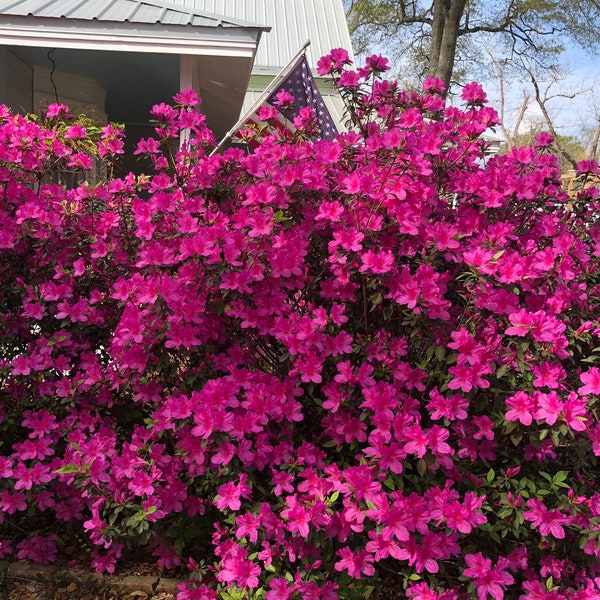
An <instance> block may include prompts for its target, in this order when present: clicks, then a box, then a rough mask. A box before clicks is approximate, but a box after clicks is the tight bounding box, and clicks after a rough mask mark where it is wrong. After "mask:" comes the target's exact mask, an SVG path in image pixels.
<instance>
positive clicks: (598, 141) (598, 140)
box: [588, 123, 600, 160]
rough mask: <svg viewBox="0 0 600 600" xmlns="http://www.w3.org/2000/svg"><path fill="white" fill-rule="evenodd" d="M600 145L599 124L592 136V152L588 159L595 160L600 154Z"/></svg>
mask: <svg viewBox="0 0 600 600" xmlns="http://www.w3.org/2000/svg"><path fill="white" fill-rule="evenodd" d="M599 145H600V123H598V124H597V125H596V127H595V129H594V134H593V135H592V141H591V142H590V151H589V154H588V158H590V159H592V160H595V159H596V156H597V154H598V146H599Z"/></svg>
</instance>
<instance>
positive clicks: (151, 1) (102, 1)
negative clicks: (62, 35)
mask: <svg viewBox="0 0 600 600" xmlns="http://www.w3.org/2000/svg"><path fill="white" fill-rule="evenodd" d="M0 15H8V16H24V17H27V16H29V17H46V18H54V19H78V20H83V21H108V22H116V23H126V22H127V23H131V24H162V25H192V26H196V27H260V26H259V25H257V24H256V23H251V22H248V21H244V20H241V19H238V18H235V17H234V16H231V15H228V16H223V15H220V14H213V13H212V12H207V11H206V10H202V8H201V7H195V6H190V5H186V4H184V3H182V2H179V1H177V2H168V3H165V2H160V1H159V0H93V2H90V1H89V0H0Z"/></svg>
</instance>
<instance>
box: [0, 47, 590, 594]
mask: <svg viewBox="0 0 600 600" xmlns="http://www.w3.org/2000/svg"><path fill="white" fill-rule="evenodd" d="M319 68H320V70H321V72H322V73H329V74H331V75H332V76H333V77H334V78H335V79H336V81H337V83H338V85H339V89H340V92H341V93H342V95H343V96H344V98H345V99H346V100H347V103H348V110H349V113H348V114H349V120H350V122H351V125H352V127H351V128H350V130H349V131H347V132H346V133H342V134H341V135H339V137H338V138H337V139H336V140H334V141H331V142H329V141H315V140H313V139H312V135H311V132H313V131H314V130H315V122H314V116H313V115H312V114H311V112H310V111H307V110H304V111H302V113H301V114H300V115H299V116H298V118H297V119H296V122H295V130H294V133H289V132H286V133H279V134H277V135H269V134H268V129H266V128H263V129H261V130H260V131H256V132H252V131H246V132H244V136H246V137H253V142H254V145H255V146H256V149H255V150H254V151H253V152H251V153H249V154H248V153H244V152H242V151H241V150H239V149H235V148H231V149H229V150H226V151H225V152H224V153H223V154H220V155H210V150H211V148H213V147H214V140H213V138H212V135H211V133H210V132H209V131H208V130H207V128H206V126H205V123H204V117H203V115H202V114H200V112H198V111H197V105H198V98H197V97H196V95H195V94H194V93H193V92H192V91H190V90H187V91H184V92H181V93H180V94H178V95H177V96H176V97H175V99H174V100H175V104H174V106H170V105H166V104H161V105H157V106H155V107H154V108H153V111H152V113H153V117H154V119H155V123H156V134H155V136H153V137H152V138H149V139H144V140H142V141H141V142H140V143H139V145H138V149H137V151H136V152H137V153H138V154H140V155H143V156H144V157H147V158H148V159H149V160H150V161H151V164H153V165H154V169H155V170H154V171H153V172H151V173H147V174H145V175H134V174H129V175H128V176H126V177H124V178H114V177H109V178H108V180H107V181H106V182H105V183H102V184H98V185H95V186H91V185H88V184H85V183H84V184H81V185H78V186H76V187H71V188H66V187H65V186H64V185H60V184H58V183H53V182H48V178H47V176H48V174H49V173H51V172H52V170H53V168H55V165H56V164H57V161H60V163H61V165H62V168H72V169H75V170H76V169H78V168H89V165H90V163H89V160H90V159H88V158H85V153H83V154H82V153H81V147H82V146H81V143H78V144H77V145H75V144H73V143H71V140H72V139H77V140H78V141H79V142H81V140H88V139H89V134H88V132H87V131H86V128H85V127H82V126H81V125H72V126H71V125H69V117H68V114H67V112H66V111H67V109H66V107H60V106H59V107H57V106H53V107H51V108H50V112H49V115H48V121H47V122H46V123H45V124H42V123H40V122H37V121H35V120H32V119H29V118H26V117H22V116H18V115H13V114H11V113H10V112H9V111H8V109H6V108H4V109H2V111H1V112H0V185H1V186H2V203H1V205H0V210H1V213H2V214H1V219H0V272H1V278H0V377H1V380H0V381H1V383H0V393H1V394H2V404H1V406H0V408H1V411H2V412H1V416H0V421H1V422H0V444H1V453H0V521H1V524H0V555H1V557H5V558H6V557H17V558H26V559H30V560H33V561H37V562H41V563H48V562H52V561H54V560H56V559H57V557H60V555H61V552H62V550H63V548H64V546H65V544H67V543H73V542H72V540H79V543H81V544H83V545H84V547H85V548H87V549H88V550H89V552H90V560H91V564H92V565H93V567H95V568H96V569H98V570H100V571H106V572H114V570H115V565H116V564H117V562H118V561H119V559H120V558H121V557H122V556H127V553H128V552H129V551H131V550H132V549H135V548H137V547H144V548H149V549H150V551H151V552H152V553H153V555H154V557H155V560H156V561H157V563H158V564H159V565H161V566H163V567H165V568H172V567H175V566H180V568H183V567H184V566H186V567H187V568H188V569H189V572H190V580H189V582H186V583H185V584H182V585H181V586H180V593H179V598H181V599H182V600H185V599H188V600H191V599H202V600H208V599H215V598H230V599H231V598H264V599H265V600H286V599H290V600H297V599H304V600H313V599H320V600H334V599H337V598H343V599H350V598H364V597H365V596H367V595H369V594H370V593H372V592H373V590H374V589H376V588H377V586H378V585H379V581H380V580H382V579H384V578H386V577H388V576H392V577H393V578H394V579H395V580H396V581H397V582H399V584H400V585H402V586H403V587H404V589H405V594H406V597H407V598H411V599H413V600H431V599H434V598H439V599H444V600H458V599H461V598H478V599H479V600H486V599H487V598H490V597H491V598H494V599H495V600H500V599H501V598H504V597H506V598H522V599H531V600H540V599H545V600H546V599H547V600H554V599H556V600H558V599H561V598H571V599H573V600H576V599H577V600H583V599H590V598H591V599H593V598H600V567H599V566H598V565H599V564H600V561H599V557H600V543H599V542H598V536H599V534H600V525H599V524H600V492H599V491H598V482H599V475H598V474H599V473H600V469H599V465H598V462H599V459H598V457H599V456H600V424H599V422H598V405H597V399H598V396H599V395H600V370H599V368H598V361H599V360H600V342H599V340H598V338H599V337H600V323H599V321H598V304H599V300H600V288H599V286H598V283H599V256H600V245H599V241H600V221H599V219H598V213H599V208H600V205H599V203H598V200H597V195H598V193H597V190H596V189H595V188H593V187H591V188H589V187H586V186H582V191H581V192H580V194H579V196H578V197H576V198H573V199H570V198H569V197H567V196H566V194H565V193H564V192H563V191H562V189H561V186H560V173H559V171H558V166H557V163H556V160H555V158H554V157H553V156H552V155H551V154H550V153H548V152H546V148H547V146H548V145H549V144H550V143H551V140H550V139H549V138H548V137H546V136H542V137H540V138H539V139H538V147H537V148H515V149H513V150H511V151H510V152H509V153H508V154H506V155H504V156H494V157H489V156H486V153H485V142H484V141H482V138H481V134H482V133H483V132H484V131H485V130H486V129H487V128H488V127H490V126H493V125H494V124H496V123H497V117H496V114H495V113H494V111H493V110H492V109H490V108H488V107H486V106H485V94H484V93H483V91H482V89H481V87H480V86H479V85H478V84H470V85H468V86H466V87H465V88H464V90H463V94H462V99H463V101H464V104H465V107H464V108H463V109H460V108H456V107H453V106H446V105H445V101H444V100H443V99H442V97H441V96H440V94H439V92H440V91H441V90H440V88H439V82H437V81H435V80H428V81H426V82H425V85H424V89H423V91H422V92H421V93H417V92H405V91H401V90H399V89H398V88H397V87H396V85H395V83H393V82H391V81H388V80H382V79H381V78H380V74H381V73H382V71H383V70H385V68H386V63H385V60H384V59H382V58H381V57H371V58H370V59H368V60H367V63H366V66H365V67H364V68H361V69H358V70H356V71H355V70H352V69H351V65H349V61H348V57H347V54H346V53H345V52H343V51H341V50H335V51H332V53H331V54H330V55H329V56H327V57H324V58H323V59H322V60H321V61H320V63H319ZM71 127H75V128H76V129H71ZM59 132H61V133H59ZM179 140H183V142H182V143H181V145H179V144H178V142H179ZM96 147H97V150H96V151H95V152H96V154H95V156H98V157H99V158H100V159H102V160H104V161H105V162H106V164H107V165H108V167H109V168H108V169H107V171H106V172H107V173H109V174H110V173H111V172H112V170H111V168H110V167H111V166H112V165H114V163H115V161H117V160H118V157H119V155H120V154H121V153H122V152H123V132H122V130H121V129H120V128H118V127H115V126H112V125H109V126H107V127H105V128H104V129H103V130H102V131H101V132H99V133H98V140H97V146H96ZM173 148H175V149H176V151H175V153H173ZM580 166H581V177H582V178H585V177H586V175H588V174H591V173H594V172H597V169H598V167H597V165H596V164H595V163H592V162H585V163H582V164H581V165H580Z"/></svg>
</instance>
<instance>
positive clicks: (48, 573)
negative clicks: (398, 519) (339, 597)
mask: <svg viewBox="0 0 600 600" xmlns="http://www.w3.org/2000/svg"><path fill="white" fill-rule="evenodd" d="M180 581H181V580H179V579H173V578H169V577H164V576H163V575H162V573H160V572H159V570H158V569H157V567H156V566H155V565H151V564H140V565H138V566H137V567H136V568H135V570H130V572H129V573H123V574H119V575H111V576H107V575H100V574H98V573H95V572H92V571H90V570H86V569H81V568H74V569H69V568H56V567H42V566H39V565H33V564H31V563H29V562H28V561H18V562H11V563H8V562H4V563H2V562H0V600H175V598H176V596H177V584H178V583H179V582H180ZM385 587H386V591H385V592H383V591H381V592H379V593H376V594H374V595H373V596H371V598H372V600H400V599H401V598H405V595H404V592H403V589H402V586H401V585H400V583H399V581H395V580H394V578H389V579H387V580H386V581H385Z"/></svg>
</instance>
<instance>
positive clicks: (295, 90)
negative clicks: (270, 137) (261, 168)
mask: <svg viewBox="0 0 600 600" xmlns="http://www.w3.org/2000/svg"><path fill="white" fill-rule="evenodd" d="M309 44H310V42H309V41H307V42H305V44H304V46H303V48H302V49H301V50H300V51H299V52H298V54H297V55H296V56H295V57H294V58H293V59H292V60H291V61H290V63H289V65H287V66H286V67H285V68H284V69H283V70H282V71H281V73H280V74H279V75H278V76H277V77H276V78H275V79H274V80H273V82H271V84H270V85H269V86H267V88H266V89H265V91H264V92H263V94H262V96H261V97H260V98H259V99H258V100H257V101H256V102H255V103H254V105H253V106H252V107H251V108H250V109H249V110H248V112H246V113H245V114H244V115H243V116H242V117H240V119H239V120H238V122H237V123H236V124H235V125H234V126H233V127H232V128H231V129H230V130H229V131H228V133H227V134H226V135H225V137H224V138H223V139H222V140H221V141H220V142H219V144H218V145H217V147H216V148H214V150H213V151H212V153H211V154H215V153H216V152H218V151H219V150H220V149H221V148H223V147H224V146H225V144H227V142H228V141H229V140H230V139H231V137H232V136H234V135H236V134H237V135H238V136H239V135H240V130H241V129H242V128H243V127H245V126H246V127H247V126H248V125H252V124H254V125H257V126H259V127H264V128H265V129H267V130H268V128H269V127H271V126H273V127H275V128H277V129H279V130H280V131H282V130H285V129H287V130H290V131H294V125H293V121H294V119H295V117H297V116H298V114H299V113H300V111H301V110H302V109H303V108H306V107H310V108H312V109H313V111H314V113H315V116H316V120H317V129H318V131H317V133H318V135H319V137H320V139H323V140H332V139H333V138H335V136H336V135H337V134H338V130H337V127H336V125H335V123H334V121H333V119H332V117H331V114H330V112H329V110H328V109H327V106H325V102H323V97H322V96H321V92H319V90H318V88H317V84H316V83H315V80H314V78H313V76H312V73H311V71H310V67H309V66H308V62H307V60H306V55H305V50H306V47H307V46H308V45H309ZM283 91H286V92H288V94H290V95H291V96H292V97H293V98H294V103H293V105H292V106H291V107H286V108H285V109H284V110H283V111H279V112H280V115H279V118H278V119H270V120H269V123H265V122H262V121H260V120H259V119H258V117H257V112H258V111H259V110H260V109H261V108H262V107H263V106H271V107H275V108H277V105H276V104H274V102H275V100H276V99H277V94H279V93H280V92H283ZM278 110H279V109H278ZM240 137H244V136H243V135H242V136H240ZM249 143H250V145H257V144H256V143H254V142H252V141H249Z"/></svg>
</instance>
